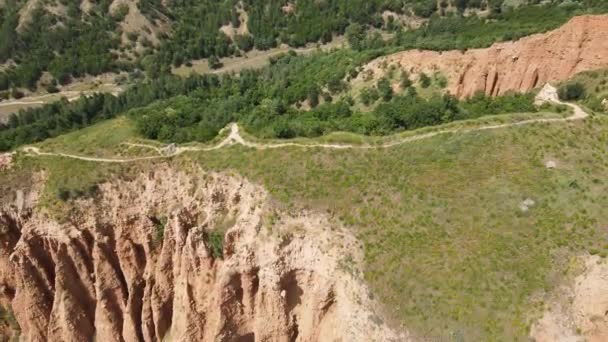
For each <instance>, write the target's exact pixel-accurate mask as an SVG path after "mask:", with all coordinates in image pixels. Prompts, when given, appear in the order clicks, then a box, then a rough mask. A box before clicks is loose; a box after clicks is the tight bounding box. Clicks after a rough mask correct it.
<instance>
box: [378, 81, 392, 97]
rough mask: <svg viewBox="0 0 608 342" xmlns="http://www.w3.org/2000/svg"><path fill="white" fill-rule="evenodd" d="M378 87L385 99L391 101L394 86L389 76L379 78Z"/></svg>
mask: <svg viewBox="0 0 608 342" xmlns="http://www.w3.org/2000/svg"><path fill="white" fill-rule="evenodd" d="M377 87H378V92H379V93H380V97H381V98H382V100H383V101H390V100H391V99H392V98H393V87H392V86H391V82H390V81H389V80H388V78H386V77H382V78H381V79H380V80H378V84H377Z"/></svg>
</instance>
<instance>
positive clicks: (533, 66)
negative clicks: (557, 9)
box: [359, 15, 608, 97]
mask: <svg viewBox="0 0 608 342" xmlns="http://www.w3.org/2000/svg"><path fill="white" fill-rule="evenodd" d="M606 32H608V16H606V15H598V16H580V17H575V18H573V19H572V20H570V21H569V22H568V23H567V24H566V25H564V26H563V27H561V28H559V29H557V30H554V31H551V32H549V33H546V34H537V35H533V36H530V37H526V38H523V39H520V40H519V41H515V42H506V43H498V44H494V45H493V46H492V47H490V48H487V49H475V50H469V51H466V52H462V51H448V52H435V51H420V50H415V51H404V52H399V53H396V54H393V55H389V56H386V57H381V58H378V59H376V60H374V61H372V62H371V63H369V64H368V65H367V66H365V67H364V72H362V73H361V76H359V78H363V77H365V75H366V74H369V72H368V70H371V71H372V72H373V74H374V75H375V77H376V78H379V77H381V76H382V75H383V74H384V70H383V69H386V66H391V65H396V66H397V67H398V68H400V69H402V70H406V71H408V72H410V73H412V74H419V73H422V72H424V73H430V74H432V73H435V72H441V73H442V74H444V75H445V76H447V77H448V79H449V83H448V91H449V92H450V93H452V94H454V95H456V96H458V97H467V96H471V95H473V94H475V93H476V92H478V91H483V92H484V93H486V94H487V95H492V96H496V95H503V94H505V93H507V92H509V91H519V92H526V91H530V90H532V89H534V88H536V87H539V86H542V85H544V84H545V83H547V82H552V81H562V80H567V79H569V78H571V77H572V76H574V75H575V74H577V73H579V72H582V71H586V70H593V69H598V68H602V67H605V66H607V65H608V39H606Z"/></svg>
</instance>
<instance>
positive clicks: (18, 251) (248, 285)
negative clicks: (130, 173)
mask: <svg viewBox="0 0 608 342" xmlns="http://www.w3.org/2000/svg"><path fill="white" fill-rule="evenodd" d="M192 174H196V175H197V176H192ZM17 197H18V199H17V201H16V203H13V204H11V205H5V206H4V208H2V209H1V210H0V235H1V236H0V290H1V293H0V304H1V305H2V306H3V307H5V308H7V307H11V308H12V310H13V312H14V314H15V317H16V319H17V321H18V323H19V325H20V327H21V337H22V338H23V340H25V341H93V340H96V341H104V342H110V341H161V340H162V341H318V340H323V341H334V340H343V341H353V340H368V341H371V340H391V339H399V340H402V339H404V338H405V337H404V336H398V335H396V334H393V333H392V332H391V331H390V330H389V329H388V328H387V327H386V326H385V325H382V324H379V323H377V322H378V321H379V320H378V319H377V316H376V315H375V314H374V311H373V307H374V306H373V303H371V302H370V300H369V299H368V298H369V294H368V292H367V289H366V288H365V287H364V286H363V285H362V283H361V281H360V279H359V278H358V275H359V271H357V267H356V264H357V262H358V261H360V254H359V252H358V250H359V247H358V245H357V242H356V240H354V239H353V238H352V236H350V235H349V234H348V233H347V232H346V231H344V230H342V229H341V228H340V227H339V226H337V225H336V223H335V222H332V221H331V220H329V219H328V218H326V217H324V216H321V215H313V214H311V213H297V214H285V213H278V212H275V211H273V210H272V209H271V207H270V205H269V204H268V199H267V194H266V193H265V192H264V191H263V189H261V188H259V187H257V186H255V185H252V184H250V183H247V182H246V181H244V180H242V179H240V178H237V177H229V176H225V175H219V174H204V173H202V172H201V171H196V172H192V173H190V172H189V173H184V172H175V171H172V170H170V169H168V168H165V169H160V170H156V171H155V172H150V173H149V174H146V175H142V176H141V177H139V178H137V179H134V180H119V181H118V180H117V181H114V182H111V183H107V184H103V185H101V186H100V189H99V192H98V195H97V196H96V198H95V199H88V200H79V201H78V202H77V203H75V209H74V210H73V212H71V213H70V215H69V217H68V218H67V219H66V220H65V222H58V221H56V220H54V219H52V218H51V217H49V216H48V215H45V214H44V212H41V211H38V210H36V209H32V208H31V207H28V205H26V204H24V203H27V202H33V203H35V202H36V193H35V192H34V193H32V194H29V195H23V194H21V195H20V196H17ZM214 232H225V241H224V244H223V258H220V257H218V255H217V251H216V253H213V252H212V245H213V243H212V242H211V240H212V239H210V236H212V235H213V234H214ZM222 234H223V233H222ZM215 235H216V236H217V234H215ZM351 259H352V260H354V262H353V263H352V264H351V263H348V260H351ZM347 269H351V271H346V270H347Z"/></svg>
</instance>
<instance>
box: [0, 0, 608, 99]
mask: <svg viewBox="0 0 608 342" xmlns="http://www.w3.org/2000/svg"><path fill="white" fill-rule="evenodd" d="M562 2H563V1H561V0H559V1H553V2H549V3H548V4H547V2H546V1H545V2H543V5H542V6H539V5H537V3H539V1H523V0H522V1H512V0H509V1H503V0H442V1H439V2H437V1H436V0H324V1H316V0H297V1H286V0H269V1H254V0H242V1H239V0H221V1H217V0H202V1H194V0H178V1H170V2H166V3H165V2H162V1H160V0H113V1H112V0H99V1H88V0H86V1H82V2H78V1H65V0H50V1H40V0H28V1H19V0H6V1H5V2H3V4H2V6H1V8H0V65H2V64H3V66H2V67H1V68H0V91H4V92H6V91H8V90H9V89H12V88H29V89H35V88H36V87H37V86H40V85H41V84H39V82H38V81H39V79H40V78H41V76H42V74H43V72H45V71H48V72H49V73H50V75H51V77H50V78H47V79H46V80H45V83H46V84H42V86H46V87H48V88H50V89H53V88H54V86H55V85H56V84H65V83H68V82H70V81H71V79H72V78H77V77H80V76H83V75H98V74H100V73H104V72H113V71H120V70H126V71H130V70H134V69H143V70H145V71H147V74H148V75H149V76H151V77H158V75H160V74H162V73H168V72H169V70H170V65H175V66H178V65H181V64H182V63H185V62H188V61H190V60H193V59H199V58H210V59H211V60H215V59H217V58H221V57H224V56H230V55H235V54H243V53H246V52H247V51H249V50H251V49H254V48H256V49H260V50H264V49H268V48H272V47H274V46H277V45H279V44H287V45H289V46H292V47H299V46H303V45H304V44H306V43H315V42H328V41H330V40H332V39H333V38H334V37H335V36H337V35H343V34H347V35H348V36H349V41H350V42H351V44H353V47H355V48H357V49H370V48H378V47H379V46H387V45H388V46H395V47H401V48H405V47H407V48H418V47H420V48H430V49H451V48H463V49H464V48H470V47H479V46H487V45H489V44H491V43H492V42H494V41H497V40H505V39H512V38H517V37H520V36H523V35H527V34H530V33H534V32H539V31H545V30H548V29H551V28H554V27H556V26H559V25H560V24H562V23H564V22H565V21H566V20H567V19H568V18H570V17H572V16H573V15H575V14H581V13H587V12H594V11H598V10H601V9H602V8H604V9H605V7H607V6H608V5H607V4H606V3H605V2H604V1H601V0H580V1H567V2H564V4H562ZM164 3H165V5H163V4H164ZM528 3H530V4H528ZM518 4H519V5H522V6H524V7H521V8H519V9H516V8H515V7H517V5H518ZM514 6H515V7H514ZM410 23H416V24H411V25H410ZM420 23H424V24H422V27H421V28H420V29H415V28H416V27H417V26H418V25H420ZM379 32H386V33H393V34H394V39H391V40H389V41H388V42H387V41H385V39H382V38H381V36H380V33H379ZM372 33H374V34H372ZM6 97H8V93H5V95H3V96H0V98H6Z"/></svg>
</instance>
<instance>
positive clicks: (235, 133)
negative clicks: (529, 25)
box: [22, 84, 589, 163]
mask: <svg viewBox="0 0 608 342" xmlns="http://www.w3.org/2000/svg"><path fill="white" fill-rule="evenodd" d="M544 102H552V103H556V104H563V105H566V106H569V107H571V108H572V109H573V110H574V114H573V115H571V116H569V117H567V118H555V119H530V120H524V121H519V122H514V123H505V124H496V125H488V126H481V127H474V128H454V129H445V130H438V131H434V132H430V133H424V134H420V135H414V136H411V137H406V138H402V139H399V140H396V141H393V142H389V143H386V144H382V145H352V144H324V143H312V144H302V143H294V142H286V143H258V142H252V141H247V140H245V139H244V138H243V136H241V134H240V132H239V126H238V125H237V124H236V123H232V124H230V126H229V128H230V134H229V135H228V136H227V137H226V138H225V139H224V140H222V141H221V142H219V143H218V144H217V145H214V146H211V147H194V146H175V147H174V148H159V147H156V146H153V145H146V144H135V143H125V145H128V146H131V147H141V148H149V149H153V150H155V151H156V152H157V153H158V154H159V155H157V156H148V157H135V158H124V159H122V158H97V157H86V156H79V155H74V154H68V153H61V152H57V153H55V152H42V151H40V149H39V148H38V147H33V146H26V147H24V148H23V149H22V151H23V152H25V153H27V154H29V155H31V156H57V157H65V158H72V159H79V160H84V161H93V162H102V163H129V162H136V161H142V160H152V159H161V158H170V157H174V156H177V155H180V154H183V153H185V152H208V151H214V150H218V149H221V148H224V147H228V146H232V145H243V146H246V147H250V148H255V149H259V150H263V149H274V148H285V147H301V148H328V149H340V150H344V149H377V148H390V147H394V146H397V145H401V144H405V143H408V142H413V141H418V140H423V139H428V138H431V137H434V136H437V135H441V134H449V133H470V132H477V131H487V130H493V129H500V128H508V127H516V126H524V125H530V124H535V123H557V122H569V121H575V120H582V119H585V118H586V117H588V116H589V114H587V113H586V112H585V111H584V110H583V109H582V108H581V107H579V106H578V105H576V104H574V103H565V102H561V101H560V100H559V98H558V96H557V89H556V88H555V87H553V86H551V85H549V84H547V85H545V87H544V88H543V89H542V90H541V92H540V93H539V94H538V96H537V97H536V103H537V104H541V103H544Z"/></svg>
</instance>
